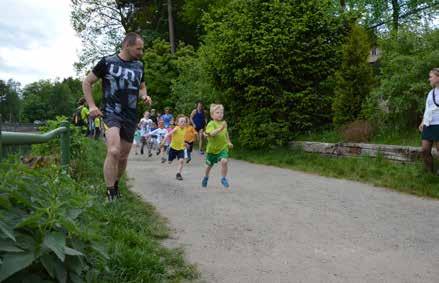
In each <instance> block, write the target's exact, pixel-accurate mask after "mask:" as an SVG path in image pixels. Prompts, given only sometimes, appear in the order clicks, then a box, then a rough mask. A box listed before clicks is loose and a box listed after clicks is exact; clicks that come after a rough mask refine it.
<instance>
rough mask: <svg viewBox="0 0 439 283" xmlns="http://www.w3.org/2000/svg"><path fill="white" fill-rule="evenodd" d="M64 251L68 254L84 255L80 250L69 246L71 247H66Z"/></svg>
mask: <svg viewBox="0 0 439 283" xmlns="http://www.w3.org/2000/svg"><path fill="white" fill-rule="evenodd" d="M64 252H65V254H66V255H73V256H77V255H80V256H83V255H84V254H83V253H81V252H80V251H77V250H74V249H72V248H69V247H65V248H64Z"/></svg>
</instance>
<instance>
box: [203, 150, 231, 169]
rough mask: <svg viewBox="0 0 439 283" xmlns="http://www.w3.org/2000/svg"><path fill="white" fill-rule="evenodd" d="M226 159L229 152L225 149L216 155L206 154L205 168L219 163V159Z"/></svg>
mask: <svg viewBox="0 0 439 283" xmlns="http://www.w3.org/2000/svg"><path fill="white" fill-rule="evenodd" d="M226 158H229V151H227V150H226V149H223V150H222V151H220V152H219V153H218V154H213V153H207V154H206V164H207V166H213V165H215V164H216V163H218V162H219V161H221V159H226Z"/></svg>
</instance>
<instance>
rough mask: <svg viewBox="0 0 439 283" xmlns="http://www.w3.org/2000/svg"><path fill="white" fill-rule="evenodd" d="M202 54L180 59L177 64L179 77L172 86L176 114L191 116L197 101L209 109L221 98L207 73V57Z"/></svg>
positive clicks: (173, 81) (198, 53)
mask: <svg viewBox="0 0 439 283" xmlns="http://www.w3.org/2000/svg"><path fill="white" fill-rule="evenodd" d="M200 53H201V50H199V51H198V52H197V54H196V55H195V56H184V57H179V58H178V60H177V62H176V64H177V70H178V73H179V75H178V77H177V78H176V79H174V80H172V86H171V89H172V96H171V99H172V100H173V101H174V103H175V112H176V113H183V114H186V115H189V114H190V113H191V111H192V110H193V109H194V108H195V103H196V102H197V101H202V102H203V104H204V105H205V107H206V109H208V106H209V105H210V104H211V103H214V102H217V101H218V97H219V96H220V93H219V92H218V91H217V90H216V89H215V88H214V87H213V82H212V80H211V77H210V76H209V75H208V73H207V64H206V62H205V61H204V59H205V57H203V56H202V55H200Z"/></svg>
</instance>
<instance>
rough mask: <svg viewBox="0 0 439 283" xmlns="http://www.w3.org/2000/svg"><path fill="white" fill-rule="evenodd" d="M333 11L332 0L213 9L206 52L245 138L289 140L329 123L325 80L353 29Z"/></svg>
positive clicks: (249, 2) (243, 1)
mask: <svg viewBox="0 0 439 283" xmlns="http://www.w3.org/2000/svg"><path fill="white" fill-rule="evenodd" d="M331 11H332V10H331V2H330V1H314V0H313V1H262V0H237V1H232V2H231V3H230V4H229V5H227V6H225V7H221V8H218V9H216V10H215V11H212V12H211V13H210V14H208V15H206V17H205V27H206V31H207V34H206V36H205V45H204V46H202V47H201V50H202V54H203V56H205V59H204V60H205V61H206V62H207V65H208V71H209V73H210V75H211V76H212V78H213V81H214V83H215V84H214V86H215V88H217V89H218V90H220V91H221V92H222V94H223V95H222V96H221V97H220V100H221V102H222V103H224V104H225V107H226V113H228V114H229V115H230V116H229V118H230V124H231V125H232V126H233V127H234V128H235V129H236V130H237V131H238V135H239V140H240V142H241V143H243V144H245V145H246V146H249V147H263V146H268V145H270V144H272V143H273V141H276V143H277V142H279V143H282V144H284V143H286V142H287V141H289V140H290V138H291V135H292V134H293V133H297V132H299V131H303V130H304V129H309V128H311V127H313V126H316V125H320V124H322V122H323V121H325V120H324V119H325V117H326V116H327V114H328V113H330V112H331V103H329V105H328V104H327V101H328V100H330V99H328V98H327V97H331V96H332V93H327V92H319V89H320V85H321V83H322V82H323V81H325V80H326V79H327V77H328V76H329V75H331V74H333V73H334V72H335V70H336V69H337V68H338V66H339V64H340V52H339V47H340V45H341V43H342V41H343V39H344V36H345V34H346V33H347V31H348V29H349V25H348V22H347V21H345V18H344V17H335V16H334V15H333V14H332V12H331ZM316 98H319V99H316ZM314 102H316V103H314ZM320 110H322V112H320ZM315 114H316V115H315ZM255 117H257V118H255ZM322 117H323V120H322ZM261 118H262V119H261ZM267 127H271V130H270V133H269V134H268V133H267V132H266V131H265V130H264V129H266V128H267ZM257 129H261V131H262V133H260V134H259V133H258V130H257ZM250 133H252V134H255V135H256V136H255V137H254V138H251V136H250Z"/></svg>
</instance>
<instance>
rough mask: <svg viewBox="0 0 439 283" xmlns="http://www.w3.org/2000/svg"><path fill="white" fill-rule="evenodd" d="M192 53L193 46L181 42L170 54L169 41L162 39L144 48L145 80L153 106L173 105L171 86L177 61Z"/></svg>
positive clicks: (176, 75)
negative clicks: (173, 52)
mask: <svg viewBox="0 0 439 283" xmlns="http://www.w3.org/2000/svg"><path fill="white" fill-rule="evenodd" d="M194 55H195V52H194V50H193V48H192V47H191V46H188V45H184V44H183V43H181V44H180V46H179V48H178V49H177V51H176V52H175V54H172V53H171V50H170V45H169V43H167V42H165V41H163V40H156V41H154V43H153V46H152V47H151V48H148V49H147V50H145V54H144V56H143V61H144V63H145V81H146V84H147V87H148V92H149V93H151V95H152V98H153V108H157V109H159V110H162V109H163V108H164V107H166V106H171V107H174V106H175V99H174V98H173V97H171V91H172V88H171V86H172V81H173V80H175V79H177V77H178V75H179V67H178V61H179V60H185V58H190V57H193V56H194Z"/></svg>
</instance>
